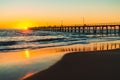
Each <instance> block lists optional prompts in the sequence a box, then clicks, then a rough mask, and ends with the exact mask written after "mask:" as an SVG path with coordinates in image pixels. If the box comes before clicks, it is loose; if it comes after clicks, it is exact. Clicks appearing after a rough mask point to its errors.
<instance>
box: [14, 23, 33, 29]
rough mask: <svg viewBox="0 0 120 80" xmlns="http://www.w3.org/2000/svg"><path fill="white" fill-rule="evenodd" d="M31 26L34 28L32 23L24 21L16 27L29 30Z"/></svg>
mask: <svg viewBox="0 0 120 80" xmlns="http://www.w3.org/2000/svg"><path fill="white" fill-rule="evenodd" d="M31 26H32V23H31V22H28V21H23V22H20V23H19V24H18V25H17V26H16V27H17V29H23V30H28V28H29V27H31Z"/></svg>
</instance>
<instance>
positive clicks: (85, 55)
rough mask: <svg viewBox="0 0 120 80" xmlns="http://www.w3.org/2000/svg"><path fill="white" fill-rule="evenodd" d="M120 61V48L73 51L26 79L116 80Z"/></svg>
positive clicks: (119, 72) (119, 71)
mask: <svg viewBox="0 0 120 80" xmlns="http://www.w3.org/2000/svg"><path fill="white" fill-rule="evenodd" d="M119 61H120V49H116V50H108V51H92V52H91V51H88V52H72V53H68V54H65V55H64V56H63V57H62V59H61V60H60V61H58V62H57V63H56V64H54V65H53V66H51V67H49V68H48V69H46V70H43V71H41V72H38V73H36V74H35V75H32V76H30V77H28V78H26V79H24V80H116V79H118V78H119V74H120V69H119V68H120V62H119ZM119 79H120V78H119Z"/></svg>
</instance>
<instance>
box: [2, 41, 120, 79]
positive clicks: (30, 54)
mask: <svg viewBox="0 0 120 80" xmlns="http://www.w3.org/2000/svg"><path fill="white" fill-rule="evenodd" d="M117 48H120V41H110V42H94V43H90V44H84V45H83V44H77V45H71V46H61V47H51V48H41V49H35V50H29V49H26V50H23V51H17V52H6V53H4V52H1V53H0V67H1V66H3V65H4V66H11V65H16V64H17V65H19V66H21V65H25V66H26V67H30V66H33V67H37V69H35V71H34V70H33V72H31V71H29V70H28V71H27V72H26V73H27V75H25V74H26V73H24V74H22V75H25V76H24V77H25V78H26V77H27V76H30V75H32V74H34V73H35V72H36V71H38V70H39V67H38V66H34V65H36V64H37V65H39V63H42V65H45V64H43V63H45V61H46V62H47V63H48V62H49V61H50V60H51V63H50V65H46V66H47V67H46V68H48V67H49V66H51V65H53V64H54V63H56V62H57V61H58V60H60V59H61V58H62V56H63V55H64V54H66V53H69V52H85V51H102V50H111V49H117ZM52 59H53V60H52ZM38 61H39V62H38ZM42 65H40V66H42ZM4 69H5V67H4ZM29 69H30V68H29ZM41 70H43V69H41ZM18 72H19V70H18ZM13 75H14V74H13ZM24 77H23V78H24Z"/></svg>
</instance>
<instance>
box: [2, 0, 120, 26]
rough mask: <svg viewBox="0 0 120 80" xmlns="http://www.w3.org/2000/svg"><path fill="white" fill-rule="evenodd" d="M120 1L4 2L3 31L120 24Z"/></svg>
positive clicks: (60, 0) (10, 0)
mask: <svg viewBox="0 0 120 80" xmlns="http://www.w3.org/2000/svg"><path fill="white" fill-rule="evenodd" d="M119 4H120V0H0V28H26V27H28V26H29V27H30V26H44V25H45V26H46V25H61V24H63V25H81V24H83V18H84V20H85V24H99V23H119V22H120V15H119V14H120V5H119Z"/></svg>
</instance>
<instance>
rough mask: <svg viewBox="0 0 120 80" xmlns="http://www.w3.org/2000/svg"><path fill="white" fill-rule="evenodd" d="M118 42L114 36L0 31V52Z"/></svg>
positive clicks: (117, 38) (119, 38) (118, 37)
mask: <svg viewBox="0 0 120 80" xmlns="http://www.w3.org/2000/svg"><path fill="white" fill-rule="evenodd" d="M115 40H120V36H118V35H117V36H116V35H114V34H113V35H88V34H87V35H85V34H79V33H68V32H51V31H39V30H36V31H34V30H27V31H24V30H23V31H22V30H0V52H7V51H19V50H24V49H37V48H46V47H57V46H67V45H75V44H90V43H92V42H106V41H115Z"/></svg>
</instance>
